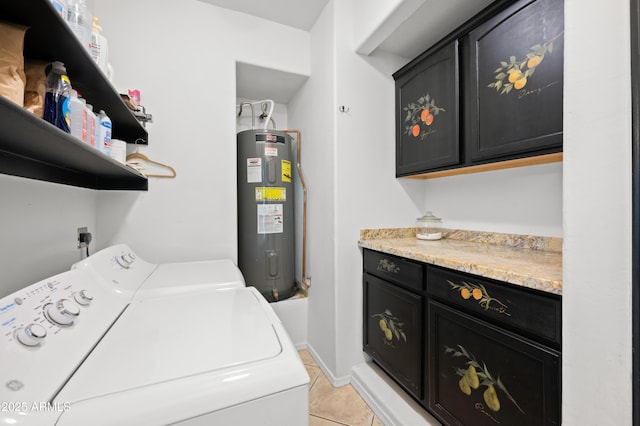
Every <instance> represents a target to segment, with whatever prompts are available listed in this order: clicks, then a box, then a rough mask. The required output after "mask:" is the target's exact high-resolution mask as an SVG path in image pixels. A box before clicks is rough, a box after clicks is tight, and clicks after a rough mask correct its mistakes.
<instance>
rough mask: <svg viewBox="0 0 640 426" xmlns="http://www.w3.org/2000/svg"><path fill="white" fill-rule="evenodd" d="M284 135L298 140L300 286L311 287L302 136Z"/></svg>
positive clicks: (297, 134) (289, 131) (295, 131)
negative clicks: (300, 202)
mask: <svg viewBox="0 0 640 426" xmlns="http://www.w3.org/2000/svg"><path fill="white" fill-rule="evenodd" d="M283 132H285V133H295V135H296V138H297V140H298V159H297V163H296V166H297V168H298V176H299V177H300V185H302V194H303V195H302V200H303V201H302V284H303V285H304V286H305V287H306V288H309V287H311V280H310V277H307V184H306V183H305V182H304V177H303V176H302V166H301V165H300V144H301V139H302V136H301V135H300V130H296V129H293V130H283Z"/></svg>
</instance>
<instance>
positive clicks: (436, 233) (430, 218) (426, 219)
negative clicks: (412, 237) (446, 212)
mask: <svg viewBox="0 0 640 426" xmlns="http://www.w3.org/2000/svg"><path fill="white" fill-rule="evenodd" d="M416 238H418V239H419V240H439V239H440V238H442V219H440V218H439V217H436V216H434V215H433V213H431V212H427V213H425V215H424V216H422V217H419V218H418V219H417V221H416Z"/></svg>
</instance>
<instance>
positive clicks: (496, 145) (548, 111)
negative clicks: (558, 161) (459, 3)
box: [463, 0, 597, 162]
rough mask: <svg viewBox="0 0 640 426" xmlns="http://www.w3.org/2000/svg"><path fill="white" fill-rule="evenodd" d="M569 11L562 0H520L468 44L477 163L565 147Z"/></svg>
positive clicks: (470, 144) (468, 111)
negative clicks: (565, 17) (565, 35)
mask: <svg viewBox="0 0 640 426" xmlns="http://www.w3.org/2000/svg"><path fill="white" fill-rule="evenodd" d="M563 10H564V6H563V1H562V0H536V1H532V0H524V1H519V2H516V3H515V4H513V5H512V6H510V7H509V8H507V9H506V10H504V11H502V12H501V13H499V14H497V15H495V16H494V17H492V18H491V19H488V20H487V21H486V22H484V23H482V24H481V25H479V26H477V27H476V28H475V29H474V30H472V31H471V32H470V33H469V35H468V37H467V38H466V39H465V50H466V48H467V47H468V50H469V56H468V59H466V61H465V65H464V67H463V68H464V72H465V73H466V74H465V75H466V77H465V91H466V92H465V96H464V104H465V116H466V119H465V140H466V146H467V148H466V149H467V152H468V154H470V157H471V160H472V162H474V161H478V160H480V162H482V160H487V159H496V158H498V159H500V158H505V159H506V158H514V157H517V156H522V155H523V154H528V155H531V153H540V154H543V153H550V152H558V151H561V150H562V95H563V63H564V58H563V56H564V42H563V40H564V34H563V32H564V13H563ZM467 43H468V46H467ZM467 61H468V63H467ZM596 103H597V102H596Z"/></svg>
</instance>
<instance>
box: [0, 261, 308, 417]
mask: <svg viewBox="0 0 640 426" xmlns="http://www.w3.org/2000/svg"><path fill="white" fill-rule="evenodd" d="M135 264H136V263H135V262H132V265H135ZM141 264H142V263H141ZM132 265H130V268H129V271H130V270H131V269H132V268H131V266H132ZM110 267H111V266H110ZM97 269H99V268H97ZM97 269H96V268H89V267H78V268H75V269H73V270H71V271H68V272H65V273H63V274H59V275H56V276H54V277H51V278H49V279H46V280H43V281H41V282H38V283H36V284H33V285H31V286H29V287H26V288H25V289H23V290H20V291H18V292H16V293H14V294H12V295H9V296H6V297H4V298H2V299H0V359H1V360H2V365H0V403H2V404H3V406H2V407H0V408H2V410H0V423H3V424H15V425H39V426H40V425H61V426H64V425H78V426H80V425H81V426H85V425H167V424H178V425H185V426H196V425H214V424H215V425H218V424H219V425H226V424H233V425H257V424H260V425H306V424H308V421H309V414H308V413H309V411H308V395H309V376H308V375H307V372H306V370H305V368H304V366H303V364H302V362H301V360H300V358H299V356H298V353H297V351H296V349H295V348H294V346H293V344H292V343H291V341H290V339H289V337H288V335H287V333H286V332H285V330H284V328H283V327H282V324H281V323H280V321H279V320H278V318H277V316H276V315H275V314H274V312H273V310H272V309H271V307H270V306H269V304H268V303H267V302H266V301H265V299H264V298H263V297H262V296H261V295H260V294H259V293H258V292H257V291H256V290H255V289H254V288H253V287H244V286H238V287H235V288H229V287H228V288H225V289H224V291H220V289H219V288H217V287H216V286H204V287H200V288H194V289H192V290H190V291H180V292H176V291H173V290H172V291H169V292H167V293H166V294H164V295H163V294H161V293H159V292H155V293H151V296H150V297H146V298H145V297H142V296H143V295H144V291H139V290H140V289H141V288H142V287H141V285H138V286H137V287H136V288H135V291H134V292H132V291H131V290H130V289H129V290H127V289H126V286H120V285H114V283H113V281H112V280H109V281H108V280H106V279H104V278H102V277H101V276H100V275H99V274H98V273H97V272H96V270H97ZM114 270H119V269H117V268H114ZM133 271H136V274H139V275H145V274H146V273H147V272H149V271H148V270H147V269H145V268H144V267H139V268H137V267H136V266H133ZM127 276H128V275H127ZM148 278H149V274H147V275H146V277H145V278H144V279H143V281H144V280H146V279H148Z"/></svg>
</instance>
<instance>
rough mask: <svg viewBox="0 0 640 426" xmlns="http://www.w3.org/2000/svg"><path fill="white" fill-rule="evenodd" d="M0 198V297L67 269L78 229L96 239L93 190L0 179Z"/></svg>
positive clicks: (75, 255)
mask: <svg viewBox="0 0 640 426" xmlns="http://www.w3.org/2000/svg"><path fill="white" fill-rule="evenodd" d="M0 194H2V207H1V208H0V211H1V212H2V213H1V215H0V236H2V237H1V239H2V242H1V243H0V272H1V277H0V297H3V296H5V295H7V294H10V293H13V292H14V291H17V290H19V289H21V288H22V287H25V286H27V285H29V284H33V283H35V282H37V281H40V280H42V279H44V278H47V277H49V276H51V275H54V274H57V273H60V272H63V271H67V270H69V268H70V267H71V264H73V263H75V262H77V261H79V260H80V251H79V250H78V248H77V247H78V231H77V229H78V228H79V227H82V226H87V227H88V228H89V231H90V232H91V233H92V234H93V237H94V239H97V238H98V236H97V233H96V200H97V193H96V192H95V191H93V190H90V189H83V188H76V187H73V186H66V185H59V184H53V183H49V182H41V181H37V180H32V179H24V178H19V177H14V176H7V175H0ZM91 246H92V247H93V246H95V242H92V243H91Z"/></svg>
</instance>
